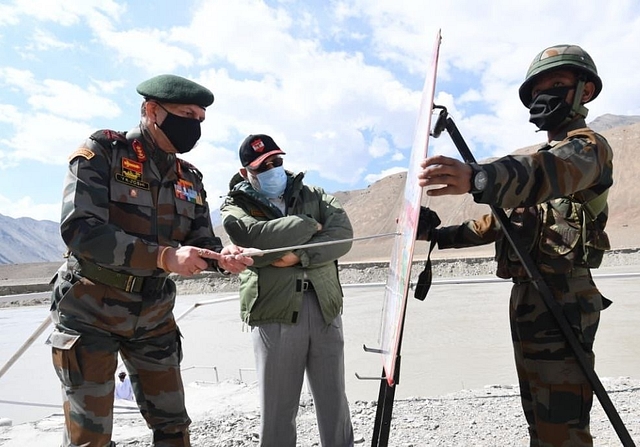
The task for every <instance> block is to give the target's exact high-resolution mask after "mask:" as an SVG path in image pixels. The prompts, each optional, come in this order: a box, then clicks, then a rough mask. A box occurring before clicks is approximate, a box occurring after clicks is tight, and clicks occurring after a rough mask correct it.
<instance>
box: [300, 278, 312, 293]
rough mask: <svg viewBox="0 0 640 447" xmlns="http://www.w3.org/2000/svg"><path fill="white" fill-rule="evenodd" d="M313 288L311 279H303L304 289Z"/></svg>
mask: <svg viewBox="0 0 640 447" xmlns="http://www.w3.org/2000/svg"><path fill="white" fill-rule="evenodd" d="M311 289H313V286H312V285H311V281H309V280H308V279H305V280H304V281H302V291H303V292H306V291H307V290H311Z"/></svg>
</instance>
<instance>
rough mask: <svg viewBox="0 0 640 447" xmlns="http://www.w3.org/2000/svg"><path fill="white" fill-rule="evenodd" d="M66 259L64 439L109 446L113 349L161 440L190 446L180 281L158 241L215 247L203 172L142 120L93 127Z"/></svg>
mask: <svg viewBox="0 0 640 447" xmlns="http://www.w3.org/2000/svg"><path fill="white" fill-rule="evenodd" d="M61 233H62V237H63V239H64V241H65V243H66V244H67V246H68V248H69V258H68V261H67V262H66V263H65V264H64V265H63V266H62V267H61V268H60V270H59V271H58V273H57V277H56V278H55V285H54V290H53V296H52V298H53V299H52V317H53V320H54V322H55V330H54V332H53V334H52V335H51V336H50V338H49V340H48V341H49V343H50V344H51V345H52V350H53V363H54V367H55V370H56V373H57V374H58V377H59V378H60V381H61V383H62V388H63V400H64V413H65V419H66V431H65V433H64V446H75V445H91V446H101V447H102V446H109V445H114V444H113V443H112V442H111V431H112V415H113V412H112V407H113V393H114V374H115V371H116V366H117V356H118V352H119V353H120V354H121V356H122V358H123V360H124V363H125V366H126V368H127V370H128V371H129V374H130V377H131V382H132V385H133V389H134V393H135V397H136V401H137V403H138V407H139V408H140V411H141V413H142V415H143V416H144V418H145V420H146V421H147V424H148V426H149V427H150V428H151V429H152V431H153V445H154V446H188V445H189V435H188V426H189V424H190V422H191V421H190V419H189V417H188V415H187V412H186V410H185V404H184V391H183V383H182V379H181V374H180V361H181V358H182V352H181V343H180V332H179V330H178V328H177V326H176V322H175V320H174V317H173V313H172V310H173V307H174V302H175V296H176V287H175V284H174V282H173V281H171V280H170V279H168V278H167V276H168V273H167V272H165V271H164V270H162V269H159V268H157V267H156V260H157V255H158V247H159V246H173V247H176V246H178V245H193V246H198V247H204V248H209V249H212V250H215V251H218V252H219V251H220V250H221V249H222V245H221V242H220V239H219V238H217V237H215V236H214V234H213V231H212V227H211V221H210V214H209V207H208V205H207V202H206V193H205V191H204V189H203V185H202V176H201V174H200V173H199V171H198V170H197V169H195V168H194V167H193V166H191V165H190V164H188V163H187V162H184V161H182V160H180V159H178V158H177V157H176V156H175V155H174V154H168V153H166V152H164V151H162V150H160V149H159V148H156V147H154V145H153V143H152V142H151V139H150V137H149V135H148V134H147V133H146V131H144V130H143V128H141V127H136V128H134V129H133V130H131V131H129V132H126V133H124V132H114V131H110V130H103V131H98V132H96V133H94V134H93V135H92V136H91V137H90V138H89V139H88V140H86V141H85V143H84V144H83V145H82V146H81V147H80V148H79V149H78V150H76V151H75V152H74V153H73V154H72V155H71V156H70V159H69V171H68V175H67V177H66V181H65V186H64V198H63V204H62V221H61Z"/></svg>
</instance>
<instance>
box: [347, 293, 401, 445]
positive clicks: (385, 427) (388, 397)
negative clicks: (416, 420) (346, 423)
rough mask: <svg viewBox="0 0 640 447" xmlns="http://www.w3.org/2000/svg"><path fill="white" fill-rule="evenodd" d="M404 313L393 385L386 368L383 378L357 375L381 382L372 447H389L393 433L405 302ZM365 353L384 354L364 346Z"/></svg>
mask: <svg viewBox="0 0 640 447" xmlns="http://www.w3.org/2000/svg"><path fill="white" fill-rule="evenodd" d="M404 307H405V309H404V311H403V312H402V324H401V326H400V334H399V337H398V349H397V351H396V358H395V361H396V362H395V368H394V371H393V385H389V381H388V380H387V377H386V373H385V370H384V367H383V368H382V377H361V376H359V375H358V374H356V377H357V378H358V379H362V380H380V390H379V392H378V405H377V407H376V419H375V423H374V425H373V435H372V436H371V447H387V445H388V443H389V433H390V431H391V417H392V415H393V401H394V398H395V394H396V385H398V384H399V383H400V348H401V347H402V335H403V332H404V320H405V314H406V307H407V303H406V301H405V304H404ZM364 350H365V352H373V353H378V354H382V353H383V351H382V350H380V349H373V348H368V347H366V346H364Z"/></svg>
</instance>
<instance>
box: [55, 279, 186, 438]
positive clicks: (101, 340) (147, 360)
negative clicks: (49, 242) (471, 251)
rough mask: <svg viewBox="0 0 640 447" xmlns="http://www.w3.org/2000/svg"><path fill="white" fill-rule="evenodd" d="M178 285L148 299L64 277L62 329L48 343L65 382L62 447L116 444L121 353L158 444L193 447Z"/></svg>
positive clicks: (58, 319) (58, 301)
mask: <svg viewBox="0 0 640 447" xmlns="http://www.w3.org/2000/svg"><path fill="white" fill-rule="evenodd" d="M174 301H175V284H174V283H173V282H172V281H168V282H167V283H166V284H165V287H164V289H163V290H162V291H160V292H158V294H157V296H153V297H151V296H149V297H143V296H141V295H139V294H131V293H126V292H124V291H122V290H118V289H114V288H112V287H107V286H104V285H100V284H94V283H92V282H91V281H89V280H87V279H85V278H80V277H78V276H76V275H74V274H69V273H68V272H67V273H65V274H64V275H59V277H58V279H57V280H56V283H55V285H54V289H53V299H52V318H53V320H54V322H55V323H56V328H55V330H54V331H53V333H52V334H51V336H50V337H49V339H48V340H47V342H48V343H49V344H51V345H52V355H53V365H54V368H55V371H56V374H57V375H58V378H59V379H60V383H61V384H62V395H63V409H64V415H65V432H64V434H63V444H62V445H63V447H75V446H92V447H93V446H96V447H106V446H114V445H115V444H114V443H113V442H112V441H111V435H112V426H113V402H114V389H115V371H116V368H117V363H118V353H120V355H121V356H122V359H123V362H124V365H125V366H126V368H127V370H128V372H129V376H130V378H131V384H132V388H133V391H134V394H135V398H136V402H137V404H138V408H139V409H140V412H141V414H142V416H143V417H144V419H145V420H146V422H147V425H148V426H149V428H150V429H151V430H152V434H153V445H154V446H156V447H185V446H186V447H188V446H189V445H190V442H189V433H188V427H189V424H190V423H191V420H190V419H189V417H188V415H187V412H186V409H185V402H184V401H185V398H184V388H183V383H182V378H181V374H180V361H181V357H182V350H181V342H180V333H179V331H178V328H177V326H176V324H175V320H174V318H173V313H172V310H173V303H174Z"/></svg>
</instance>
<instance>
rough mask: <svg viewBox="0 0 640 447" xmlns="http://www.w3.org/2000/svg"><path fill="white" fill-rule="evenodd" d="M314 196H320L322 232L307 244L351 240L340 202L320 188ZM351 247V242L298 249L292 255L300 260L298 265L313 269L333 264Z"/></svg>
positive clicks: (351, 229) (316, 234)
mask: <svg viewBox="0 0 640 447" xmlns="http://www.w3.org/2000/svg"><path fill="white" fill-rule="evenodd" d="M315 194H318V195H319V196H320V199H319V200H320V217H319V218H318V221H319V222H320V223H321V224H322V230H321V231H319V232H317V233H315V234H314V235H313V237H312V238H311V239H310V240H309V242H308V243H310V244H311V243H318V242H326V241H339V240H341V239H351V238H353V227H352V226H351V221H350V220H349V216H347V213H346V212H345V211H344V208H342V205H341V204H340V202H338V200H337V199H336V198H335V197H333V196H332V195H329V194H326V193H325V192H324V191H323V190H322V189H320V188H317V190H316V191H315ZM352 245H353V242H345V243H344V244H331V245H323V246H320V247H312V248H307V249H299V250H296V251H295V252H294V253H295V254H296V255H297V256H298V257H299V258H300V264H301V265H302V266H303V267H313V266H314V265H322V264H325V263H327V262H333V261H335V260H336V259H338V258H340V257H341V256H344V255H345V254H347V253H348V252H349V250H351V246H352Z"/></svg>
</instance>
